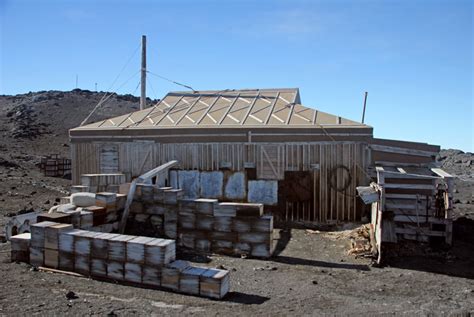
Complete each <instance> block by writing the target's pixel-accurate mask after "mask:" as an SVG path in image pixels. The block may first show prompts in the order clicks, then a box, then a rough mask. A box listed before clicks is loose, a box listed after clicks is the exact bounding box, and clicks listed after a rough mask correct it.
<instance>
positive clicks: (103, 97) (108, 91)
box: [79, 44, 141, 126]
mask: <svg viewBox="0 0 474 317" xmlns="http://www.w3.org/2000/svg"><path fill="white" fill-rule="evenodd" d="M140 46H141V44H140V45H138V46H137V47H136V48H135V50H134V51H133V53H132V55H131V56H130V57H129V58H128V60H127V61H126V62H125V65H123V67H122V69H121V70H120V71H119V73H118V74H117V76H115V78H114V80H113V81H112V84H110V86H109V88H108V89H107V91H106V92H105V94H104V95H103V96H102V98H101V99H100V100H99V102H98V103H97V105H96V106H95V107H94V108H93V109H92V111H91V112H90V113H89V115H88V116H87V117H86V118H85V119H84V120H83V121H82V122H81V124H80V125H79V126H83V125H84V124H85V123H86V122H87V120H88V119H89V118H90V117H91V116H92V114H93V113H94V112H95V111H96V110H97V109H98V108H99V107H100V106H101V105H102V104H104V102H106V101H107V100H108V99H110V97H111V96H112V95H113V94H114V93H115V91H114V92H112V93H110V90H112V87H113V86H114V85H115V83H116V82H117V80H118V79H119V78H120V76H121V75H122V73H123V72H124V71H125V69H126V68H127V66H128V65H129V64H130V62H131V61H132V59H133V57H135V55H136V54H137V52H138V49H139V48H140ZM120 88H121V87H120ZM120 88H118V89H120ZM118 89H117V90H118Z"/></svg>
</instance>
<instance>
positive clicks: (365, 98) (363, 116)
mask: <svg viewBox="0 0 474 317" xmlns="http://www.w3.org/2000/svg"><path fill="white" fill-rule="evenodd" d="M368 94H369V93H368V92H367V91H366V92H365V97H364V110H363V111H362V123H364V119H365V106H366V105H367V95H368Z"/></svg>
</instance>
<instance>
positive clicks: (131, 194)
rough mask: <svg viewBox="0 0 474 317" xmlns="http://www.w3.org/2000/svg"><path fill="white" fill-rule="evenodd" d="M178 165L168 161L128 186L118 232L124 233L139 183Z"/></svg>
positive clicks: (176, 162)
mask: <svg viewBox="0 0 474 317" xmlns="http://www.w3.org/2000/svg"><path fill="white" fill-rule="evenodd" d="M177 164H178V161H176V160H174V161H169V162H168V163H165V164H163V165H160V166H158V167H156V168H154V169H152V170H150V171H148V172H146V173H145V174H143V175H141V176H139V177H138V178H135V179H134V180H133V181H132V183H131V184H130V189H129V190H128V194H127V201H126V202H125V208H124V210H123V214H122V219H121V220H120V225H119V232H120V233H122V234H123V233H124V231H125V227H126V226H127V219H128V214H129V212H130V206H131V204H132V202H133V197H134V196H135V190H136V189H137V184H138V183H139V182H140V183H147V182H149V180H150V179H151V178H153V177H155V176H159V175H160V174H161V173H165V172H167V171H168V170H169V169H170V168H171V167H173V166H176V165H177Z"/></svg>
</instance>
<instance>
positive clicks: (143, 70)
mask: <svg viewBox="0 0 474 317" xmlns="http://www.w3.org/2000/svg"><path fill="white" fill-rule="evenodd" d="M145 108H146V36H145V35H142V67H141V94H140V109H141V110H143V109H145Z"/></svg>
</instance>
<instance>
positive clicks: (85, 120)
mask: <svg viewBox="0 0 474 317" xmlns="http://www.w3.org/2000/svg"><path fill="white" fill-rule="evenodd" d="M139 72H140V71H137V72H136V73H134V74H133V75H132V76H130V77H129V78H128V79H127V80H126V81H125V82H124V83H122V85H120V87H118V88H117V89H116V91H118V90H119V89H121V88H122V87H123V86H125V85H126V84H127V83H128V82H129V81H130V80H131V79H132V78H133V77H135V76H136V75H137V74H138V73H139ZM116 91H114V92H112V93H111V94H110V95H109V96H108V97H107V98H106V99H104V100H103V101H102V102H100V101H99V103H98V104H97V105H96V106H95V107H94V109H92V111H91V112H90V113H89V115H88V116H87V117H86V118H85V119H84V120H83V121H82V122H81V124H80V125H79V126H80V127H82V126H83V125H84V124H85V123H86V122H87V120H89V118H90V117H91V116H92V115H93V114H94V112H95V111H96V110H97V109H98V108H99V107H100V106H102V105H103V104H105V103H106V102H107V101H108V100H109V99H110V98H111V97H112V96H113V95H115V94H116Z"/></svg>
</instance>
